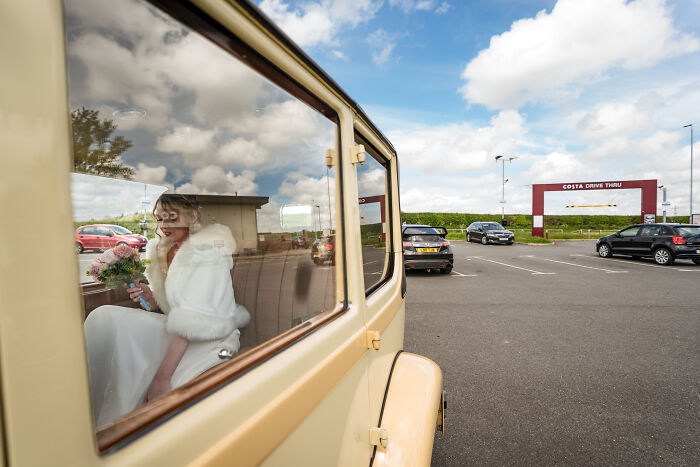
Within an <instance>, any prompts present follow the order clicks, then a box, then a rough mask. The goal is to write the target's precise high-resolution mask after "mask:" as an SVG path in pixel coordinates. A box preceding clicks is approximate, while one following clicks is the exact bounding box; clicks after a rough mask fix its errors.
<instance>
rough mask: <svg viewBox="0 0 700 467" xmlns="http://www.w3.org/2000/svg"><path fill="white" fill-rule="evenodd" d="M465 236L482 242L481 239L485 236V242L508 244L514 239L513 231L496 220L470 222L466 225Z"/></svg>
mask: <svg viewBox="0 0 700 467" xmlns="http://www.w3.org/2000/svg"><path fill="white" fill-rule="evenodd" d="M465 237H466V238H467V239H468V240H470V241H477V242H483V239H484V238H486V242H487V243H501V244H503V243H505V244H508V245H510V244H512V243H513V242H514V241H515V235H514V234H513V232H511V231H510V230H508V229H506V228H504V227H503V226H502V225H500V224H499V223H497V222H472V223H471V224H470V225H469V226H468V227H467V231H466V234H465Z"/></svg>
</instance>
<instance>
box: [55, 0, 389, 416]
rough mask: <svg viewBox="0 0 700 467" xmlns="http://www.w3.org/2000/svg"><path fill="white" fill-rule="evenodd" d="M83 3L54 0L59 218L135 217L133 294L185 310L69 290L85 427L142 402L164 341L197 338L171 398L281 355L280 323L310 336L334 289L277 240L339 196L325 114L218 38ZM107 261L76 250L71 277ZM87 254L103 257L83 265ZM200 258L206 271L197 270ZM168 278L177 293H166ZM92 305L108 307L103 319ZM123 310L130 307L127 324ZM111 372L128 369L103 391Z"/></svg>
mask: <svg viewBox="0 0 700 467" xmlns="http://www.w3.org/2000/svg"><path fill="white" fill-rule="evenodd" d="M88 3H89V5H90V7H89V8H87V7H86V3H85V2H83V1H78V0H66V1H65V2H64V7H65V16H66V21H65V24H66V47H67V57H68V73H69V99H70V106H71V109H72V112H71V115H70V118H71V123H72V132H73V151H74V154H73V156H74V157H73V158H74V173H73V174H72V177H71V184H72V191H73V193H72V199H73V213H74V221H75V222H84V221H87V220H90V219H99V220H102V221H105V223H109V224H114V223H116V222H119V223H128V222H131V223H134V224H135V225H138V223H139V222H141V221H142V220H143V219H144V218H145V219H146V222H145V225H146V226H147V228H148V232H147V236H148V237H149V238H151V240H150V242H151V243H150V244H149V247H148V248H146V252H145V253H140V255H141V256H140V257H138V259H134V261H141V260H145V259H148V260H150V264H148V265H145V266H144V267H145V272H143V273H142V274H144V275H145V277H146V278H147V280H148V283H149V284H148V287H149V288H150V289H151V290H153V295H151V296H147V294H146V293H144V295H143V296H144V297H146V298H148V297H151V304H150V305H148V306H149V308H151V309H152V310H156V311H157V310H160V311H161V312H163V313H166V314H167V313H168V310H172V309H176V308H175V306H176V305H177V304H178V303H180V304H184V303H185V302H187V306H186V307H184V306H181V307H179V308H177V309H178V310H180V311H181V313H169V314H167V317H166V318H165V319H153V316H154V315H153V313H148V312H147V311H145V310H144V308H145V306H144V305H142V304H141V303H140V302H138V301H137V302H134V301H132V300H130V299H129V296H128V294H127V293H126V291H125V289H124V288H123V287H122V285H121V284H122V283H123V282H122V283H116V282H115V283H105V284H104V285H101V284H91V285H90V288H89V290H88V287H87V285H86V286H84V288H83V302H84V307H85V313H86V315H87V318H86V322H85V334H86V336H87V337H86V339H87V349H88V357H89V358H88V360H89V361H90V365H91V368H92V371H91V377H92V379H91V392H92V398H91V399H92V403H93V412H94V416H95V424H96V426H97V427H98V428H99V427H101V426H104V425H106V424H108V423H110V422H112V421H114V420H115V419H116V418H117V417H119V416H122V415H126V414H128V413H129V412H130V411H131V410H133V409H136V408H137V407H140V406H141V405H142V404H144V399H143V397H141V396H143V395H144V394H146V389H147V388H148V386H149V384H150V383H151V381H152V379H153V378H154V375H155V371H156V370H157V369H158V367H159V365H160V363H161V362H162V361H163V358H164V355H165V352H166V351H167V349H168V348H167V345H166V346H165V347H163V345H164V344H163V343H164V342H166V340H167V339H168V336H171V337H172V336H174V335H176V336H180V337H182V338H183V339H185V340H191V342H196V343H197V345H194V344H193V345H190V346H189V347H187V350H186V351H185V354H184V356H183V357H182V360H181V362H184V363H182V365H179V366H177V370H176V371H175V372H174V373H173V374H172V375H170V383H171V384H170V387H171V388H172V389H176V388H178V387H180V386H182V385H184V384H186V383H188V382H189V381H191V380H192V379H193V378H195V377H197V376H198V375H200V374H202V373H205V372H206V371H207V370H208V369H209V368H211V367H213V366H215V365H219V364H225V365H227V364H229V363H230V364H235V363H237V362H238V361H239V360H240V358H239V357H240V356H241V355H243V354H244V353H246V355H251V354H252V355H255V358H257V359H258V360H256V361H257V362H262V361H263V360H264V359H265V358H274V356H272V355H276V354H278V353H279V351H278V350H281V349H282V348H281V347H280V348H279V349H278V350H276V351H275V352H269V351H268V352H265V351H264V349H263V348H264V347H265V346H266V345H267V346H268V347H267V349H268V350H269V349H270V348H273V347H274V346H276V345H289V343H291V340H289V339H294V337H293V334H290V333H288V332H287V331H289V330H290V329H292V328H295V327H298V328H299V329H302V328H313V327H311V326H308V321H310V320H314V319H316V320H318V318H317V316H318V315H320V314H321V313H324V312H326V313H330V312H331V310H334V309H337V307H338V303H339V302H340V301H341V300H342V297H337V296H336V290H344V288H343V287H342V286H339V285H338V284H336V273H335V271H336V266H335V256H334V253H335V248H334V249H333V252H332V254H329V255H324V256H323V257H316V258H314V257H313V254H312V252H311V245H310V244H309V246H308V247H303V248H293V247H292V242H291V238H292V235H297V236H305V237H306V238H308V239H309V240H316V239H320V238H322V237H328V236H331V235H334V234H335V228H336V224H337V222H338V215H337V213H336V193H337V192H339V190H340V187H339V184H338V183H336V166H337V165H334V164H331V166H330V167H329V166H327V165H326V164H327V160H326V154H327V151H328V150H333V151H336V153H337V146H336V143H337V141H338V140H339V138H340V135H339V130H338V126H337V123H336V122H337V115H336V114H335V112H334V111H333V110H332V109H330V107H328V106H327V105H326V104H324V103H323V102H322V101H321V100H319V99H317V98H316V97H315V96H313V95H312V94H310V93H309V91H307V90H305V89H303V88H302V87H300V86H298V85H297V84H296V83H295V82H294V81H292V80H291V79H290V78H288V77H287V76H285V75H283V74H282V73H281V72H279V71H278V70H277V69H276V68H275V67H273V66H270V64H269V63H267V62H265V61H264V59H263V58H262V57H260V56H259V55H258V54H255V53H249V51H248V49H246V48H245V47H247V46H246V45H245V44H244V43H243V42H242V41H240V40H238V39H237V38H235V37H234V36H233V35H230V36H226V38H225V40H224V39H220V38H219V37H218V36H213V37H214V39H216V40H221V43H222V44H223V43H224V42H225V44H224V45H225V46H226V47H228V48H229V49H228V51H227V50H224V48H222V47H220V46H219V45H217V44H216V43H214V42H212V41H210V40H209V39H208V38H207V37H205V36H204V35H202V34H200V33H199V32H197V31H195V30H192V29H190V28H189V27H187V26H185V25H184V24H182V23H180V22H179V21H178V20H176V19H174V18H172V17H171V16H169V15H167V14H166V13H164V12H162V11H160V10H158V9H157V8H156V7H154V6H152V5H151V4H150V3H146V2H142V1H137V0H126V1H121V2H118V4H114V3H113V2H110V1H108V0H95V1H91V2H88ZM115 8H118V9H119V12H118V13H119V14H116V15H115V14H113V10H114V9H115ZM124 18H130V19H133V21H131V20H129V21H124V20H123V19H124ZM217 31H218V30H217ZM209 32H210V31H208V30H206V31H204V33H205V34H207V33H209ZM212 34H213V33H212ZM242 60H247V61H245V62H244V61H242ZM256 70H262V71H260V72H258V71H256ZM261 73H264V75H263V74H261ZM368 159H370V158H369V157H368ZM370 167H372V168H373V170H374V169H378V170H380V171H381V170H382V167H381V165H379V164H377V163H374V164H373V165H370ZM382 176H383V175H382ZM382 176H380V177H379V178H378V180H380V181H381V180H382ZM372 180H374V179H372ZM379 188H380V189H381V190H386V188H385V187H384V184H383V183H382V184H380V185H379ZM164 191H165V193H164V195H163V192H164ZM382 193H385V191H380V193H378V194H382ZM161 196H162V197H161ZM159 199H160V202H159V203H160V204H158V205H157V204H156V203H157V200H159ZM287 206H292V207H298V206H301V207H302V208H303V209H302V210H301V211H303V214H302V215H300V216H299V215H297V216H292V217H285V215H284V213H285V212H292V211H293V210H287V211H285V210H284V209H283V208H285V207H287ZM154 208H156V211H155V214H157V216H155V217H154V211H153V210H154ZM298 212H299V211H298ZM156 218H157V219H156ZM156 221H157V222H156ZM376 222H381V221H380V220H379V219H377V220H376ZM156 226H157V227H156ZM135 228H136V227H135ZM376 228H377V229H378V230H377V232H378V233H382V232H383V227H382V226H381V225H377V226H376ZM177 229H180V230H177ZM105 230H106V229H105V228H100V231H101V233H102V232H103V231H105ZM175 234H177V235H181V236H179V237H173V235H175ZM176 238H179V239H180V240H178V241H179V243H177V241H176V240H175V239H176ZM188 242H189V243H188ZM310 243H311V242H310ZM176 245H179V246H178V248H179V249H176V250H173V248H174V246H176ZM116 251H117V250H116V249H115V250H114V252H111V253H110V252H105V253H103V254H104V255H105V256H101V255H100V254H99V253H83V254H82V255H81V256H80V259H81V261H80V264H81V265H83V264H84V269H83V270H82V272H81V274H82V275H83V276H86V275H87V274H91V272H92V273H94V274H95V276H94V277H96V278H100V277H102V276H100V274H103V273H104V271H106V270H107V269H105V268H106V266H103V265H105V264H111V263H110V262H111V261H112V260H115V261H122V260H121V259H116V257H115V256H110V255H116V254H117V253H115V252H116ZM131 251H135V250H128V251H127V249H125V248H121V249H120V250H119V255H125V256H119V258H125V257H128V258H136V257H135V256H130V255H132V253H131ZM183 251H185V253H183ZM380 251H381V252H382V253H381V254H380V255H379V256H380V259H381V261H380V264H382V263H383V261H384V250H381V249H380ZM173 252H174V253H173ZM108 253H109V254H108ZM134 254H135V253H134ZM168 254H170V255H171V256H170V258H172V259H171V260H170V259H168V258H169V257H168V256H167V255H168ZM127 255H129V256H127ZM98 258H101V259H103V260H105V261H106V262H104V263H100V262H99V261H96V262H94V263H93V264H92V265H91V261H90V259H93V260H97V259H98ZM124 261H126V260H124ZM120 264H121V263H120ZM207 264H214V265H216V267H213V266H212V268H211V269H206V271H204V270H202V268H205V265H207ZM130 271H131V273H134V271H135V269H132V270H130ZM166 273H167V279H168V281H165V277H166ZM134 274H135V273H134ZM208 274H215V275H214V276H212V277H210V276H209V275H208ZM130 277H131V276H130ZM194 277H199V278H200V279H194ZM102 279H104V277H102ZM115 280H116V279H115ZM120 280H121V279H120ZM141 280H142V281H143V279H141ZM175 281H182V284H183V285H182V286H178V287H177V289H172V290H169V289H168V284H172V283H175ZM97 286H99V287H97ZM100 287H102V288H100ZM112 287H114V289H113V290H112V289H111V288H112ZM166 291H167V294H166V293H165V292H166ZM153 297H159V298H158V299H156V298H153ZM177 297H180V298H177ZM188 297H190V298H188ZM191 297H194V298H191ZM172 301H174V302H173V303H171V302H172ZM103 304H107V305H108V306H111V307H112V308H109V310H111V311H114V310H118V311H114V313H109V317H106V316H105V313H106V312H105V309H106V308H105V307H104V306H98V305H103ZM147 304H148V302H147ZM134 308H137V309H141V311H140V312H138V313H136V315H134V312H135V310H134ZM125 310H127V311H125ZM130 316H136V318H132V317H130ZM158 316H163V315H162V314H161V315H158ZM178 316H180V318H178ZM110 321H113V323H114V324H109V322H110ZM158 323H160V324H158ZM166 325H167V331H166ZM109 326H115V327H116V328H118V329H119V330H120V331H121V332H123V333H129V332H130V331H129V330H130V329H131V330H133V331H134V332H135V333H136V334H134V335H135V336H136V335H137V334H138V335H141V336H144V335H148V336H149V337H148V338H147V339H139V338H138V337H135V338H134V341H133V342H132V343H127V339H119V338H117V337H114V338H112V337H111V336H113V335H117V334H111V333H110V330H109ZM144 333H145V334H144ZM81 334H82V333H81ZM281 334H284V336H282V337H279V336H280V335H281ZM119 335H126V334H119ZM107 336H110V337H107ZM288 336H292V337H288ZM276 337H279V338H278V339H275V340H274V342H271V341H272V340H273V339H274V338H276ZM202 342H205V343H207V344H206V345H208V346H209V347H206V345H204V344H202ZM280 342H282V343H283V344H279V343H280ZM270 346H272V347H270ZM127 347H130V348H131V350H130V351H129V352H131V353H132V354H133V355H140V356H141V358H140V359H139V361H138V362H135V361H132V360H130V357H128V356H127V355H126V354H127V353H129V352H126V350H128V349H127ZM190 349H192V351H191V352H190ZM203 349H204V350H206V352H205V351H204V350H203ZM207 349H208V350H207ZM125 352H126V353H125ZM188 352H190V353H188ZM196 352H204V353H201V354H197V353H196ZM237 359H238V360H237ZM229 360H232V361H229ZM120 362H121V363H120ZM115 365H116V366H115ZM117 367H118V368H122V369H128V370H125V371H127V373H128V375H127V376H126V377H125V378H124V379H121V380H119V382H117V381H116V380H114V378H113V377H114V374H115V371H116V369H115V368H117ZM207 381H208V380H206V379H205V380H203V382H207ZM210 384H217V383H215V382H211V383H210ZM120 400H121V402H120ZM154 423H155V422H154Z"/></svg>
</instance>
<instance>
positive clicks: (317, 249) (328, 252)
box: [311, 235, 335, 265]
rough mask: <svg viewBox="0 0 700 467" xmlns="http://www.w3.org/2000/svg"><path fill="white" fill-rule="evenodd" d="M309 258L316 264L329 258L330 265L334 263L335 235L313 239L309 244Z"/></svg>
mask: <svg viewBox="0 0 700 467" xmlns="http://www.w3.org/2000/svg"><path fill="white" fill-rule="evenodd" d="M311 259H312V260H313V262H314V264H316V265H320V264H323V263H324V262H326V261H329V260H330V262H331V264H332V265H335V235H331V236H329V237H321V238H317V239H316V240H314V243H313V244H312V245H311Z"/></svg>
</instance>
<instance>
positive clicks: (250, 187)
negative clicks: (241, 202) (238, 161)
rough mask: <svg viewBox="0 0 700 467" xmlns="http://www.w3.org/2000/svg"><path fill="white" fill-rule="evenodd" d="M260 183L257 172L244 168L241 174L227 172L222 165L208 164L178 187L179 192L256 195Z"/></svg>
mask: <svg viewBox="0 0 700 467" xmlns="http://www.w3.org/2000/svg"><path fill="white" fill-rule="evenodd" d="M257 190H258V185H257V184H256V183H255V172H252V171H250V170H244V171H243V172H242V173H241V174H240V175H235V174H234V173H233V172H225V171H224V170H223V169H222V168H221V167H218V166H215V165H208V166H206V167H202V168H201V169H198V170H197V171H196V172H195V173H194V174H193V175H192V182H191V183H185V184H183V185H180V186H178V187H177V189H176V191H177V192H178V193H198V194H205V195H238V196H245V195H255V194H256V193H257Z"/></svg>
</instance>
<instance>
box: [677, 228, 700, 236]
mask: <svg viewBox="0 0 700 467" xmlns="http://www.w3.org/2000/svg"><path fill="white" fill-rule="evenodd" d="M674 230H675V231H676V232H678V235H681V236H682V235H700V227H693V226H688V227H675V228H674Z"/></svg>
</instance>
